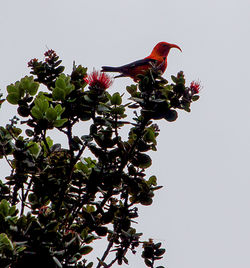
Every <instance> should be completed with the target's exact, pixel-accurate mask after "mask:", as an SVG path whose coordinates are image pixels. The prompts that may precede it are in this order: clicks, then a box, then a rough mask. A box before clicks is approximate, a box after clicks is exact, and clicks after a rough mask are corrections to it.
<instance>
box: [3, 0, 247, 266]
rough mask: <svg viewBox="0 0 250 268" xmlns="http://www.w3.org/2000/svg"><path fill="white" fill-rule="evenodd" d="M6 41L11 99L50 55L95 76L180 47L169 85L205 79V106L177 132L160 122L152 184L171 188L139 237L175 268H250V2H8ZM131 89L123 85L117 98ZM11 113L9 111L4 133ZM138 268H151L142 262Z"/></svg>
mask: <svg viewBox="0 0 250 268" xmlns="http://www.w3.org/2000/svg"><path fill="white" fill-rule="evenodd" d="M0 35H1V43H0V47H1V49H0V74H1V79H0V88H1V90H2V92H4V93H5V90H6V86H7V85H8V84H10V83H12V82H15V81H16V80H19V79H20V78H21V77H23V76H24V75H27V74H28V73H29V70H28V68H27V62H28V61H29V60H30V59H31V58H40V59H41V58H42V57H43V53H44V51H45V50H46V46H47V47H48V48H52V49H54V50H56V52H57V53H58V54H59V56H60V57H61V59H62V60H63V64H64V66H66V71H67V72H68V73H70V72H71V68H72V61H73V60H75V61H76V63H77V64H82V65H83V66H86V67H88V68H89V70H92V69H93V67H95V68H96V69H99V68H100V67H101V66H102V65H111V66H118V65H121V64H126V63H129V62H131V61H134V60H136V59H141V58H143V57H145V56H147V55H148V54H149V53H150V52H151V50H152V48H153V46H154V45H155V44H156V43H158V42H159V41H166V42H170V43H175V44H177V45H179V46H180V47H181V48H182V49H183V53H180V51H179V50H177V49H173V50H171V51H170V55H169V57H168V68H167V71H166V73H165V74H164V77H166V78H167V79H169V77H170V75H171V74H176V73H177V72H178V71H179V70H183V71H184V73H185V75H186V80H187V81H188V83H190V82H191V81H192V80H196V79H200V81H201V82H202V85H203V90H202V91H201V94H200V95H201V99H200V100H199V101H198V102H196V103H194V104H193V105H192V112H191V113H184V112H183V113H179V119H178V120H177V121H176V122H173V123H168V122H158V123H159V125H160V128H161V132H160V137H159V140H158V151H157V152H155V153H153V155H152V158H153V165H152V168H150V170H149V172H148V175H153V174H155V175H157V178H158V183H159V184H160V185H163V186H164V188H163V189H161V190H160V191H158V192H156V196H155V199H154V203H153V205H152V206H150V207H141V208H140V217H139V223H138V225H137V226H136V228H137V230H138V231H142V232H143V233H144V238H145V239H147V238H149V237H151V238H154V239H156V242H158V241H162V242H163V246H164V247H165V248H166V249H167V254H165V255H164V256H165V257H164V259H163V261H162V262H161V264H162V265H165V266H168V267H169V268H201V267H202V268H222V267H223V268H224V267H226V268H235V267H240V268H249V267H250V257H249V256H250V254H249V253H250V178H249V158H250V154H249V152H250V148H249V147H250V139H249V137H250V127H249V120H250V119H249V112H250V109H249V100H250V88H249V62H250V54H249V48H250V2H249V1H248V0H239V1H232V0H231V1H229V0H222V1H220V0H216V1H215V0H210V1H201V0H190V1H184V0H179V1H168V0H155V1H152V0H151V1H149V0H126V1H121V0H107V1H93V0H92V1H90V0H89V1H84V0H74V1H65V0H43V1H41V0H36V1H34V0H22V1H20V0H12V1H1V3H0ZM131 83H132V80H130V79H129V78H121V79H117V80H115V82H114V84H113V87H112V89H111V91H112V92H114V91H119V92H124V90H125V87H126V85H129V84H131ZM11 108H12V107H11V106H10V105H8V104H7V103H4V104H3V108H2V110H1V113H0V123H1V124H5V123H6V122H7V120H8V119H9V118H10V117H11V116H12V115H13V114H14V111H15V109H14V107H13V109H11ZM83 131H84V129H83ZM80 134H81V133H79V135H80ZM0 166H2V167H5V165H4V163H3V161H1V162H0ZM159 263H160V262H159ZM129 267H144V266H143V263H142V261H141V260H140V256H139V254H138V256H137V257H135V258H132V259H130V265H129Z"/></svg>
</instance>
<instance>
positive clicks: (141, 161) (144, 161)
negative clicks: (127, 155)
mask: <svg viewBox="0 0 250 268" xmlns="http://www.w3.org/2000/svg"><path fill="white" fill-rule="evenodd" d="M132 164H134V165H135V166H136V167H139V168H148V167H150V166H151V164H152V160H151V158H150V156H149V155H147V154H142V153H138V154H137V155H136V156H135V158H134V159H133V161H132Z"/></svg>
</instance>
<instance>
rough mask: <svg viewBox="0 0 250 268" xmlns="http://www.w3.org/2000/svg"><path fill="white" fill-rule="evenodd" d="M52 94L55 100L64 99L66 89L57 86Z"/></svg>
mask: <svg viewBox="0 0 250 268" xmlns="http://www.w3.org/2000/svg"><path fill="white" fill-rule="evenodd" d="M52 96H53V98H54V99H55V100H64V99H65V96H66V94H65V91H64V90H63V89H61V88H59V87H55V88H54V89H53V92H52Z"/></svg>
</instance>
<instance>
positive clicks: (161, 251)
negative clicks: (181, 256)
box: [154, 248, 166, 257]
mask: <svg viewBox="0 0 250 268" xmlns="http://www.w3.org/2000/svg"><path fill="white" fill-rule="evenodd" d="M165 252H166V249H164V248H159V249H157V250H156V251H155V252H154V255H155V256H157V257H159V256H161V255H163V254H164V253H165Z"/></svg>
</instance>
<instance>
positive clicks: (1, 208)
mask: <svg viewBox="0 0 250 268" xmlns="http://www.w3.org/2000/svg"><path fill="white" fill-rule="evenodd" d="M9 209H10V204H9V202H8V201H7V200H5V199H3V200H2V201H1V203H0V214H1V215H3V216H4V217H7V216H8V215H9Z"/></svg>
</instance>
